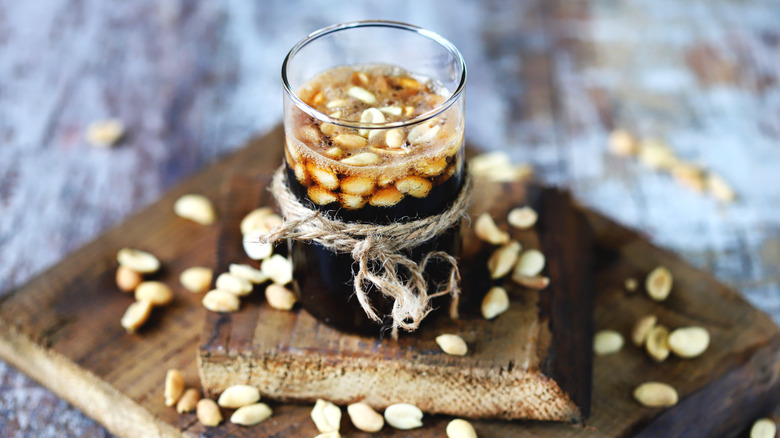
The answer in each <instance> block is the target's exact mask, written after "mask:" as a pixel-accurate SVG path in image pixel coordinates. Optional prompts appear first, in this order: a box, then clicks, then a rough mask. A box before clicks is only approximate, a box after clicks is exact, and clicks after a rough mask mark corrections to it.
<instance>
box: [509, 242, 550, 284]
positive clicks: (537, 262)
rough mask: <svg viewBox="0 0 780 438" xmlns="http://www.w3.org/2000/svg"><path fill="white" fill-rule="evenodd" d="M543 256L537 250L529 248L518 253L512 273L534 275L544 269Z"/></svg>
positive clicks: (525, 275) (526, 275)
mask: <svg viewBox="0 0 780 438" xmlns="http://www.w3.org/2000/svg"><path fill="white" fill-rule="evenodd" d="M545 262H546V260H545V257H544V254H542V253H541V252H540V251H539V250H536V249H529V250H526V251H524V252H523V253H522V254H521V255H520V259H519V260H518V261H517V265H516V266H515V269H514V274H515V275H518V276H524V277H535V276H537V275H539V274H540V273H541V272H542V270H543V269H544V265H545Z"/></svg>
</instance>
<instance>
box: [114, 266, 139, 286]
mask: <svg viewBox="0 0 780 438" xmlns="http://www.w3.org/2000/svg"><path fill="white" fill-rule="evenodd" d="M142 281H144V277H143V275H141V274H140V273H138V272H136V271H134V270H132V269H130V268H128V267H127V266H119V268H117V270H116V285H117V287H119V290H121V291H123V292H133V291H134V290H135V288H137V287H138V285H139V284H141V282H142Z"/></svg>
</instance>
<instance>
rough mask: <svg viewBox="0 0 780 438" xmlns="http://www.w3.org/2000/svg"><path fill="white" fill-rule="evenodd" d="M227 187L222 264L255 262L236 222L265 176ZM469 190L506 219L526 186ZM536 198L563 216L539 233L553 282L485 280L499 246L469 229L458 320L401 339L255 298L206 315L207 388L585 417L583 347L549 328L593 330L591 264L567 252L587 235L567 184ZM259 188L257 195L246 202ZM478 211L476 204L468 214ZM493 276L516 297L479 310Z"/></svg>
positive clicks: (285, 397) (533, 241)
mask: <svg viewBox="0 0 780 438" xmlns="http://www.w3.org/2000/svg"><path fill="white" fill-rule="evenodd" d="M266 182H267V180H266ZM230 186H231V188H230V190H228V191H227V192H226V194H225V196H224V197H223V203H224V204H226V207H225V208H224V209H223V211H225V212H226V215H225V216H224V217H223V221H222V233H221V236H220V239H219V245H218V246H219V251H218V255H219V258H220V261H219V263H218V264H219V265H220V266H222V267H223V269H226V268H227V266H228V265H229V264H230V263H256V262H252V261H251V260H249V258H248V257H247V256H246V255H244V254H243V249H242V246H241V239H242V236H241V234H240V232H238V231H237V230H238V229H239V224H240V222H241V219H242V218H243V217H244V216H245V215H246V214H248V213H249V212H250V211H251V210H252V209H253V208H256V207H257V206H267V205H272V202H271V200H272V198H271V197H270V195H269V194H268V192H267V190H264V188H265V184H260V183H259V181H258V179H257V178H256V177H249V178H235V179H233V182H232V184H231V185H230ZM476 192H477V193H480V194H482V196H481V198H482V199H483V200H485V201H488V202H481V203H478V204H477V207H478V208H479V207H487V206H489V207H490V210H489V211H490V213H491V214H492V215H493V216H494V217H496V218H505V217H506V215H507V213H508V212H509V210H510V209H511V208H513V207H514V206H516V205H517V204H518V203H521V202H522V201H523V199H524V198H525V193H526V188H525V186H523V185H517V184H515V185H511V184H505V185H495V184H490V183H481V184H479V185H478V186H477V188H476ZM537 197H538V198H540V199H542V200H543V201H544V202H543V203H542V210H541V212H542V214H543V215H544V214H547V213H548V210H549V214H550V215H551V216H550V217H556V218H560V220H554V221H551V223H550V224H549V226H547V227H546V233H547V234H548V235H549V238H545V239H543V242H542V247H543V248H542V250H543V251H544V252H548V253H550V254H554V255H560V258H556V259H551V261H550V263H549V264H548V266H549V267H550V270H551V272H553V271H554V273H553V274H552V275H553V283H556V282H557V283H558V286H556V287H554V288H550V290H546V291H543V292H541V293H540V292H538V291H532V290H525V289H523V288H520V287H519V286H517V285H515V284H514V283H513V282H512V281H510V280H509V279H505V280H500V281H492V282H491V280H490V279H489V275H488V272H487V267H486V263H485V260H486V259H487V257H489V255H490V253H491V252H492V251H493V249H494V248H495V247H493V246H491V245H488V244H485V243H483V242H482V241H480V240H479V239H473V238H471V239H467V241H466V242H467V243H466V248H464V254H466V255H465V256H464V257H463V259H462V261H461V265H462V267H463V269H462V271H463V275H464V287H463V292H462V294H463V302H462V305H461V314H462V317H461V319H460V320H457V321H452V320H450V319H449V318H447V317H446V315H441V313H442V312H439V315H436V316H431V317H429V320H427V321H426V322H425V326H424V327H422V328H421V329H420V330H418V331H417V332H415V333H413V334H406V335H404V336H402V337H401V339H400V340H398V341H392V340H389V339H385V340H381V339H377V338H374V337H365V336H357V335H349V334H345V333H341V332H339V331H337V330H334V329H331V328H330V327H328V326H326V325H324V324H320V323H319V322H317V321H315V320H314V319H313V318H312V317H311V316H310V315H309V314H308V313H307V312H305V311H303V310H296V311H294V312H282V311H277V310H274V309H272V308H270V307H269V306H267V305H265V304H261V305H260V306H258V305H257V300H252V301H250V302H247V303H245V307H244V309H242V311H240V312H237V313H235V314H232V315H224V314H216V313H215V314H209V315H208V316H207V319H206V325H205V328H204V340H206V342H205V343H204V345H203V346H202V348H201V357H200V361H199V364H200V372H201V377H202V380H203V384H204V389H205V390H206V392H207V393H208V394H212V395H216V394H219V393H221V392H222V391H223V390H224V389H225V388H226V387H227V386H230V385H232V384H237V383H244V384H250V385H254V386H257V387H259V388H261V392H262V394H263V396H264V397H266V398H271V399H275V400H279V401H298V402H307V403H308V402H314V401H315V400H316V399H318V398H325V399H328V400H331V401H334V402H338V403H341V404H348V403H351V402H354V401H358V400H362V401H365V402H367V403H369V404H371V405H372V406H374V407H375V408H376V409H378V410H383V409H384V408H385V407H387V406H388V405H390V404H393V403H399V402H407V403H412V404H415V405H417V406H419V407H420V408H421V409H423V410H424V411H425V412H429V413H442V414H449V415H455V416H461V417H472V418H505V419H507V418H508V419H518V418H525V419H537V420H557V421H569V422H576V421H581V419H582V418H583V415H582V412H583V411H585V412H587V409H588V406H589V404H590V376H591V373H590V363H591V349H590V346H589V345H587V343H585V344H583V343H582V342H578V343H575V344H572V343H571V342H570V339H569V338H568V337H566V336H561V337H560V338H558V337H556V336H555V333H557V332H554V333H552V334H551V333H550V330H549V327H557V330H560V331H562V332H566V333H576V334H577V335H576V336H579V337H582V338H585V339H590V337H591V330H592V319H591V318H592V310H591V309H592V296H593V294H592V290H591V286H590V285H591V281H592V275H591V271H590V269H589V267H588V266H587V264H585V267H586V268H587V269H581V265H583V263H581V260H582V258H579V257H577V258H575V257H574V255H575V254H582V253H590V252H591V251H590V248H591V245H592V240H591V239H590V238H589V237H588V236H589V234H588V233H587V232H586V231H587V225H586V224H585V222H584V220H583V219H582V217H581V215H580V214H579V212H577V211H576V210H575V209H574V208H573V207H572V203H571V200H570V199H569V198H568V197H567V196H566V195H564V194H562V193H560V192H557V191H554V190H545V191H544V194H542V195H540V196H537ZM258 198H262V199H261V200H260V204H250V203H248V202H247V199H250V200H255V199H258ZM237 206H242V207H243V210H242V209H240V208H236V207H237ZM481 213H482V211H474V210H472V214H471V216H472V217H477V216H478V215H479V214H481ZM230 214H234V215H233V216H230ZM553 215H554V216H553ZM543 217H544V216H543ZM502 222H503V221H502ZM502 226H503V227H505V228H507V229H508V228H509V227H508V226H507V225H506V224H503V225H502ZM465 231H466V230H464V234H469V232H465ZM509 231H510V232H511V233H512V235H513V238H514V239H517V240H518V241H519V242H520V243H521V244H522V245H523V247H524V248H534V247H536V248H538V247H539V245H540V243H539V241H538V239H537V236H536V234H535V233H534V232H533V231H519V230H516V229H512V230H509ZM258 266H259V265H258ZM492 284H502V285H503V286H504V287H506V288H507V290H508V291H509V292H510V295H511V297H512V298H511V302H512V304H511V305H510V310H509V311H508V312H507V313H505V314H503V315H501V316H499V317H498V318H496V319H495V320H494V321H486V320H485V319H483V318H482V317H481V315H480V313H479V305H480V301H481V299H482V296H483V295H484V293H485V292H486V291H487V290H488V289H489V288H490V286H491V285H492ZM257 289H262V287H258V288H257ZM256 294H260V291H258V292H256ZM540 296H543V297H552V299H544V300H542V299H540ZM567 303H568V304H569V305H564V304H567ZM554 306H558V308H555V307H554ZM551 317H552V318H553V319H554V320H555V321H554V322H552V321H550V319H551ZM226 331H227V336H224V334H225V332H226ZM441 333H458V334H460V335H461V336H462V337H463V338H464V339H465V340H466V342H467V343H468V344H469V346H470V352H469V354H468V355H466V356H464V357H460V356H450V355H446V354H444V353H442V352H441V350H440V349H439V347H438V346H437V345H436V343H435V341H434V338H435V337H436V336H437V335H439V334H441ZM248 334H252V336H251V337H247V335H248ZM377 335H379V327H378V326H377ZM553 358H554V359H553ZM558 361H565V363H566V364H567V365H569V366H561V365H560V364H559V363H557V362H558ZM571 364H576V366H570V365H571ZM553 375H556V376H558V378H559V379H560V380H561V381H563V382H565V383H566V386H565V387H562V386H560V385H559V384H558V381H557V380H556V379H555V378H553V377H552V376H553ZM572 395H575V396H576V401H577V402H579V403H575V402H574V400H575V399H574V397H573V396H572Z"/></svg>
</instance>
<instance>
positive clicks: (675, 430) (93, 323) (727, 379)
mask: <svg viewBox="0 0 780 438" xmlns="http://www.w3.org/2000/svg"><path fill="white" fill-rule="evenodd" d="M281 142H282V136H281V130H276V131H274V132H273V133H271V134H270V135H268V136H266V137H265V138H262V139H259V140H257V141H255V142H253V143H252V144H250V145H249V146H248V147H247V148H245V149H244V150H242V151H240V152H239V153H237V154H236V155H234V156H232V157H230V158H228V159H226V160H224V161H222V162H220V163H218V164H217V165H215V166H213V167H210V168H208V169H206V170H205V171H204V172H203V173H201V174H199V175H197V176H195V177H194V178H192V179H190V180H187V181H185V182H184V183H182V185H180V186H178V187H176V188H174V189H173V190H172V191H171V192H170V193H168V194H166V195H165V196H164V197H163V198H162V199H161V200H160V201H159V202H157V203H155V204H153V205H151V206H150V207H148V208H147V209H145V210H143V211H141V212H139V213H138V214H137V215H135V216H134V217H132V218H130V219H128V221H127V222H125V223H123V224H121V225H119V226H118V227H117V228H115V229H113V230H110V231H109V232H108V233H107V234H105V235H104V236H102V237H101V238H99V239H98V240H96V241H95V242H92V243H90V244H89V245H87V246H85V247H84V248H82V249H81V250H79V251H76V252H75V253H73V254H71V255H70V256H68V257H67V258H65V259H64V260H63V261H62V262H61V263H60V264H58V265H57V266H55V267H53V268H52V269H50V270H49V271H47V272H46V273H44V274H42V275H41V276H40V277H38V278H36V279H34V280H33V281H32V282H30V283H29V284H28V285H26V286H24V287H22V288H20V289H18V290H16V291H14V292H11V293H10V294H8V295H7V296H6V297H5V298H4V299H3V300H2V301H0V357H2V358H3V359H4V360H6V361H8V362H9V363H11V364H13V365H14V366H15V367H17V368H19V369H21V370H23V371H24V372H25V373H26V374H28V375H30V376H31V377H33V378H34V379H36V380H38V381H39V382H41V383H42V384H44V385H45V386H47V387H48V388H50V389H52V390H53V391H55V392H56V393H57V394H58V395H60V396H61V397H63V398H64V399H66V400H68V401H69V402H71V403H72V404H74V405H75V406H77V407H79V408H80V409H81V410H83V411H84V412H85V413H87V414H88V415H90V416H92V417H93V418H95V419H97V420H98V421H100V422H101V423H102V424H104V425H105V426H106V427H107V428H108V429H109V430H110V431H111V432H113V433H115V434H117V435H120V436H128V437H129V436H182V435H185V436H205V437H209V436H211V437H222V436H239V437H242V436H247V437H248V436H257V435H258V434H260V435H262V434H263V433H266V434H267V435H269V436H314V435H316V433H315V429H314V426H313V424H312V422H311V420H310V419H309V412H310V405H292V404H278V403H272V406H273V408H274V418H273V420H272V421H269V422H266V423H264V424H263V425H262V426H258V427H254V428H240V427H237V426H233V425H229V424H227V425H223V426H221V427H219V428H204V427H202V426H200V425H199V424H198V423H197V422H196V421H195V418H194V415H192V414H186V415H181V416H180V415H178V414H176V413H175V411H174V410H173V409H171V408H168V407H165V406H164V405H163V403H162V400H163V398H162V382H163V379H164V375H165V371H166V369H167V368H169V367H178V368H181V369H183V370H184V373H185V376H186V378H187V379H188V381H189V383H190V384H197V377H196V376H197V364H196V355H197V353H196V351H197V349H198V346H199V345H200V344H201V341H200V340H199V334H200V333H201V332H202V328H203V327H202V324H203V318H204V315H205V313H206V312H205V311H204V310H203V309H202V308H201V306H200V304H199V301H200V298H201V296H200V295H194V294H190V293H189V292H185V291H183V290H182V289H180V288H179V286H178V280H177V277H178V274H179V272H181V270H183V269H185V268H186V267H189V266H192V265H205V266H212V267H216V260H215V259H214V250H213V248H214V247H215V245H216V244H217V240H216V239H217V234H218V233H217V228H216V227H201V226H197V225H195V224H190V223H188V222H185V221H182V220H181V219H179V218H176V217H174V215H173V213H172V205H173V202H174V200H175V199H176V198H177V197H178V196H179V195H181V194H183V193H188V192H197V193H203V194H205V195H207V196H209V197H210V198H212V199H217V198H219V193H220V187H222V183H223V181H225V179H226V178H227V176H228V174H229V173H233V172H239V173H243V172H245V171H256V172H258V173H263V172H270V171H271V170H272V169H273V167H275V166H276V165H277V164H278V163H279V162H280V160H281V157H280V156H279V155H278V152H280V148H279V145H280V144H281ZM275 154H277V155H275ZM481 202H483V201H481ZM586 217H587V218H588V221H589V223H590V224H591V227H593V228H594V230H595V234H596V240H597V242H598V243H599V245H600V248H601V250H600V251H599V252H597V253H595V258H594V266H595V270H594V275H595V285H596V291H597V293H596V296H595V324H596V325H595V328H596V329H603V328H614V329H617V330H619V331H620V332H622V333H624V335H627V334H628V331H629V330H630V327H631V325H632V324H633V321H634V320H635V319H636V318H637V317H639V316H641V315H643V314H645V313H647V312H655V313H657V314H658V315H659V317H660V319H661V321H663V322H665V323H666V324H667V325H669V326H671V327H675V326H680V325H690V324H702V325H705V326H706V327H707V328H708V329H710V331H711V332H712V334H713V342H712V346H711V347H710V349H709V350H708V351H707V352H706V353H705V354H704V356H702V357H700V358H698V359H695V360H689V361H684V360H679V359H674V358H672V359H669V360H668V361H667V362H665V363H662V364H655V363H653V362H652V361H651V360H650V359H648V358H647V357H646V355H645V354H644V353H643V352H641V351H639V350H637V349H636V348H634V347H633V346H631V345H627V346H626V347H625V348H624V350H623V351H622V352H620V353H618V354H617V355H613V356H605V357H596V358H595V359H594V368H593V373H594V374H593V393H592V394H593V395H592V405H591V415H590V418H589V419H588V420H587V421H586V423H585V425H584V426H583V425H568V424H560V423H558V424H550V423H541V422H528V423H526V422H523V423H518V422H506V421H484V420H481V421H475V422H474V425H475V428H476V429H477V432H478V433H479V434H480V436H513V437H532V436H533V437H547V436H550V437H552V436H555V437H570V436H593V437H603V436H613V437H625V436H632V435H637V434H644V435H641V436H652V435H653V434H655V435H658V433H657V432H658V431H659V430H663V431H664V436H671V437H674V436H679V437H682V436H691V429H690V427H692V426H691V424H692V423H693V422H696V423H699V424H701V423H702V422H703V421H704V420H700V421H696V420H697V419H702V418H706V425H705V426H706V428H705V427H702V428H700V429H696V431H697V433H696V434H697V435H701V436H718V437H729V436H738V435H739V434H740V433H741V434H742V435H743V436H744V431H745V430H746V428H748V427H749V424H750V422H752V421H753V420H754V419H755V417H756V416H757V415H758V413H759V412H763V413H766V412H769V410H770V409H771V408H768V406H773V405H776V404H777V403H778V402H780V400H778V398H780V369H778V368H779V367H778V364H780V353H779V352H780V346H778V345H777V340H778V339H780V333H779V332H778V329H777V327H775V326H774V324H773V323H772V322H771V320H770V319H769V318H768V317H767V316H766V315H764V314H763V313H761V312H759V311H758V310H756V309H755V308H753V307H751V306H750V305H749V304H747V303H746V302H745V301H744V300H743V299H742V298H741V297H740V295H739V294H738V293H736V292H734V291H732V290H730V289H728V288H726V287H725V286H723V285H721V284H720V283H718V282H716V281H715V280H714V279H713V278H712V276H711V275H709V274H708V273H706V272H702V271H699V270H696V269H693V268H690V267H689V266H688V265H686V264H685V263H683V262H682V261H681V260H680V259H679V258H678V257H676V256H675V255H673V254H671V253H670V252H668V251H665V250H661V249H658V248H657V247H655V246H653V245H652V244H650V243H649V242H647V241H646V240H645V239H644V238H643V237H642V236H641V235H638V234H637V233H635V232H632V231H630V230H627V229H625V228H624V227H622V226H620V225H618V224H616V223H615V222H612V221H611V220H608V219H606V218H604V217H602V216H599V215H596V214H594V213H592V212H588V211H586ZM122 246H140V247H144V248H146V249H149V250H151V251H152V252H154V253H156V254H158V255H159V256H160V258H161V259H162V261H163V263H164V265H165V270H164V271H163V272H161V273H160V274H159V275H158V276H157V278H159V279H161V280H163V281H166V282H168V283H169V284H171V285H172V286H173V287H174V290H175V293H176V301H175V304H174V305H173V306H172V307H171V308H169V309H165V310H164V311H162V312H157V314H156V316H155V317H154V318H153V320H152V321H151V324H150V326H149V327H148V329H146V330H144V331H143V332H142V333H141V334H139V335H137V336H127V335H124V334H123V333H122V332H121V328H120V327H119V325H118V321H119V318H120V317H121V314H122V312H123V311H124V309H125V307H126V306H127V305H128V304H129V302H130V300H131V298H130V297H128V296H127V295H125V294H122V293H120V292H118V291H117V290H116V288H115V286H114V284H113V271H114V269H115V266H116V265H115V261H114V257H115V255H116V251H117V250H118V249H119V248H121V247H122ZM661 263H663V264H665V265H667V266H669V267H670V268H671V269H672V270H673V272H674V273H675V275H676V277H677V278H678V281H677V283H676V286H675V289H674V291H673V293H672V297H671V298H670V299H669V300H668V301H667V302H664V303H661V304H657V303H654V302H652V301H650V300H649V299H647V298H646V297H644V296H643V295H642V294H641V293H636V294H633V295H626V293H625V292H624V291H623V289H622V282H623V279H624V278H625V277H627V276H636V277H637V278H639V279H641V277H643V275H644V274H645V273H646V272H647V271H648V270H649V269H652V267H654V266H655V265H657V264H661ZM259 296H260V294H258V297H259ZM259 301H260V303H258V304H261V303H262V300H259ZM258 307H259V308H260V307H263V306H260V305H258ZM282 327H283V326H282ZM587 344H588V345H589V344H590V343H589V342H588V343H587ZM645 379H656V380H664V381H669V382H670V383H672V384H674V385H675V386H676V387H677V388H678V389H679V390H680V395H681V402H680V405H679V406H677V407H675V408H673V409H668V410H659V409H650V408H642V407H641V406H639V405H638V404H636V403H635V402H634V401H633V400H632V398H631V395H630V394H631V389H632V388H633V387H634V386H635V385H636V384H638V383H639V382H640V381H641V380H645ZM345 417H346V416H345ZM449 420H450V417H447V416H436V415H434V416H426V418H425V420H424V421H425V425H426V427H425V428H423V429H419V430H415V431H410V432H408V433H407V432H403V433H402V432H394V431H391V430H385V431H383V432H382V434H381V436H387V437H390V436H399V437H400V436H409V437H425V438H433V437H439V436H441V434H442V431H443V430H444V428H445V427H446V424H447V422H448V421H449ZM342 430H343V431H345V432H346V434H347V435H348V436H357V437H360V436H367V435H365V434H361V433H359V432H357V431H355V429H354V428H353V427H352V426H351V425H350V424H349V420H348V419H346V418H344V420H343V422H342Z"/></svg>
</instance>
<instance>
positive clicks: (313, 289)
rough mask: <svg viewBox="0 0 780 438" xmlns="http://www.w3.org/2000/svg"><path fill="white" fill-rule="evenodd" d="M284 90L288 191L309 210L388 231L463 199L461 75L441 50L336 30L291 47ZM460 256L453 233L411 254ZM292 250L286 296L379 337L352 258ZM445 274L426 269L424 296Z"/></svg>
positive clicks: (401, 34)
mask: <svg viewBox="0 0 780 438" xmlns="http://www.w3.org/2000/svg"><path fill="white" fill-rule="evenodd" d="M282 79H283V82H284V87H285V97H284V128H285V167H286V171H287V181H288V185H289V188H290V190H291V191H292V192H293V193H294V194H295V195H296V197H297V198H298V200H300V201H301V202H303V203H304V204H305V205H307V206H309V207H311V208H314V209H317V210H320V211H322V212H323V213H325V214H326V215H328V217H331V218H335V219H339V220H342V221H348V222H362V223H371V224H388V223H393V222H403V221H409V220H414V219H419V218H423V217H427V216H431V215H436V214H439V213H441V212H442V211H444V210H446V209H447V208H448V207H449V206H450V204H451V203H452V202H453V201H454V200H455V198H456V197H457V196H458V194H459V191H460V188H461V186H462V183H463V134H464V122H465V121H464V112H463V110H464V94H465V93H464V87H465V80H466V70H465V64H464V62H463V58H462V56H461V55H460V53H459V52H458V51H457V49H456V48H455V47H454V46H453V45H452V44H451V43H449V42H448V41H446V40H444V39H443V38H441V37H440V36H438V35H436V34H434V33H432V32H429V31H426V30H424V29H420V28H418V27H414V26H411V25H407V24H403V23H395V22H384V21H364V22H355V23H345V24H340V25H336V26H332V27H329V28H326V29H322V30H320V31H317V32H315V33H313V34H311V35H310V36H309V37H308V38H306V39H305V40H303V41H301V42H300V43H299V44H298V45H296V46H295V47H294V48H293V49H292V50H291V51H290V54H289V55H288V56H287V58H286V59H285V62H284V65H283V67H282ZM458 248H459V240H458V227H457V226H456V227H451V228H450V229H448V230H446V231H445V232H444V233H443V234H441V235H440V236H438V237H437V238H434V239H431V240H430V241H428V242H426V243H425V244H423V245H421V246H419V247H417V248H415V249H413V250H411V251H410V252H409V254H408V255H409V256H410V257H411V258H412V260H415V261H419V260H421V259H422V257H424V256H425V254H427V253H428V252H430V251H434V250H442V251H446V252H448V253H450V254H452V255H455V256H457V252H458ZM290 250H291V255H292V260H293V263H294V271H295V273H294V278H295V281H294V284H293V287H294V289H295V292H296V293H297V294H298V295H299V299H300V302H301V304H302V305H303V307H304V308H305V309H306V310H307V311H309V313H311V314H312V315H313V316H315V317H316V318H318V319H319V320H321V321H323V322H325V323H327V324H329V325H332V326H334V327H336V328H339V329H342V330H348V331H358V332H363V333H373V334H377V333H379V332H380V327H379V326H377V324H376V323H375V322H373V321H371V320H369V319H368V317H367V316H366V315H365V313H364V311H363V309H362V308H361V307H360V305H359V304H358V303H357V299H356V298H355V296H354V289H353V283H352V281H353V276H354V269H355V268H354V266H353V263H354V261H353V259H352V257H351V256H350V255H349V254H336V253H333V252H331V251H330V250H328V249H326V248H324V247H322V246H321V245H319V244H317V243H301V242H298V241H294V242H291V248H290ZM448 273H449V270H448V269H445V267H444V266H439V265H436V264H435V263H433V264H432V266H431V267H430V268H428V269H427V270H426V274H427V275H428V280H429V285H430V287H434V285H435V284H437V283H438V282H441V281H443V280H444V279H445V278H444V277H445V275H446V274H448ZM369 298H370V300H371V303H372V305H373V306H374V308H375V309H377V310H378V312H379V313H381V314H384V315H387V314H389V312H390V308H391V306H392V302H389V301H388V300H387V299H386V298H385V297H384V296H383V295H382V294H380V293H379V292H378V291H370V292H369ZM437 307H442V306H441V305H438V306H437ZM445 307H446V306H445ZM385 323H386V324H387V321H386V322H385Z"/></svg>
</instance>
